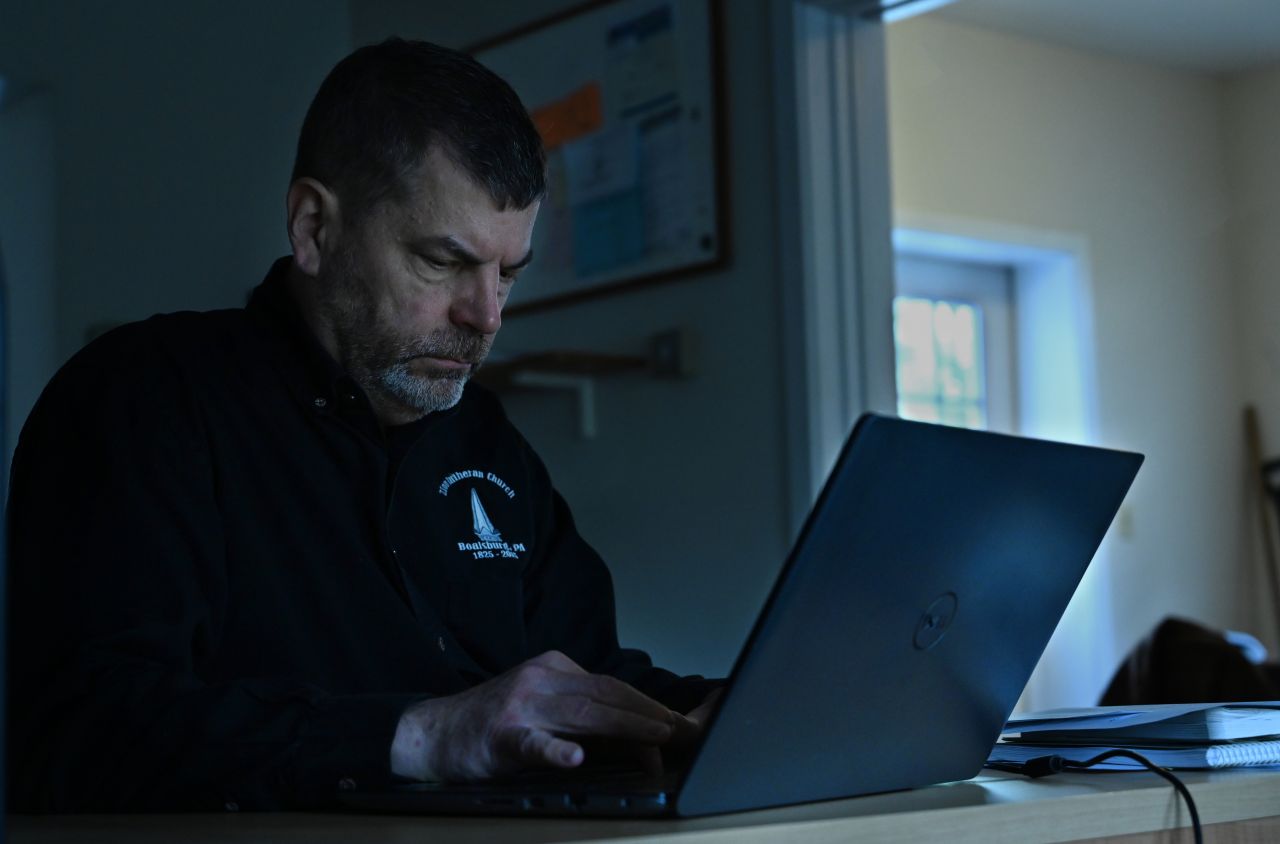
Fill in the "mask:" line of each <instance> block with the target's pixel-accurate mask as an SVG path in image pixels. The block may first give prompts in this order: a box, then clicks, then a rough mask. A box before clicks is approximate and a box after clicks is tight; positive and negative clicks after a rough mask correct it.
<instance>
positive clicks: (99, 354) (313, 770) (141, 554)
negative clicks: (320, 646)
mask: <svg viewBox="0 0 1280 844" xmlns="http://www.w3.org/2000/svg"><path fill="white" fill-rule="evenodd" d="M191 397H192V392H191V386H190V385H188V384H185V383H183V378H182V375H181V372H180V370H179V369H178V368H177V367H176V366H175V365H174V364H173V363H172V362H171V361H170V360H169V359H167V358H166V355H165V353H164V350H163V348H162V344H160V343H158V342H154V341H153V339H152V338H151V336H150V335H149V334H148V333H147V332H146V331H145V329H142V328H136V327H130V328H126V329H121V330H118V331H116V332H112V334H110V335H107V336H106V337H104V338H102V339H101V340H99V341H98V342H96V343H95V344H94V345H93V346H91V347H90V348H89V349H87V350H86V351H85V352H82V353H81V354H80V355H78V356H77V357H76V358H75V359H73V360H72V362H71V363H70V364H68V365H67V366H66V367H64V369H63V371H62V372H61V373H59V375H58V376H57V377H56V378H55V379H54V381H53V382H52V383H51V384H50V386H49V388H48V389H46V391H45V394H44V395H43V396H42V397H41V399H40V401H39V403H38V404H37V406H36V408H35V409H34V411H33V412H32V415H31V417H30V419H29V421H28V423H27V425H26V426H25V428H24V430H23V433H22V437H21V441H20V443H19V447H18V451H17V453H16V455H15V460H14V467H13V475H12V486H11V496H10V501H9V505H8V518H9V540H10V549H9V550H10V553H9V561H10V593H9V595H10V606H11V635H10V642H11V674H10V676H11V683H10V732H9V735H10V737H11V738H10V742H9V753H10V759H9V764H10V768H9V770H10V776H9V783H10V801H11V803H10V805H11V808H13V809H14V810H17V811H27V812H31V811H117V810H135V811H136V810H152V809H166V810H172V809H203V810H205V811H209V810H218V811H221V810H223V809H228V810H234V809H240V808H243V809H260V808H309V807H320V806H323V805H325V804H326V803H329V802H332V800H333V798H334V796H335V794H336V792H337V791H338V790H339V788H340V787H341V786H340V785H339V783H340V782H342V781H347V782H345V783H344V785H346V786H347V787H349V786H350V782H352V781H354V782H356V783H358V784H359V785H360V786H366V785H377V784H378V783H380V782H382V781H388V780H390V779H391V774H390V746H391V741H392V737H393V735H394V732H395V728H396V724H397V723H398V720H399V716H400V713H401V712H402V711H403V709H404V708H405V707H406V706H407V705H408V704H409V703H410V702H411V701H412V700H413V699H416V698H407V697H394V696H342V695H332V694H327V693H326V692H325V691H324V690H321V689H317V688H313V687H309V686H306V685H304V684H301V683H297V682H293V681H290V680H288V679H287V678H272V677H265V678H251V679H245V680H243V681H240V682H235V683H230V684H222V685H210V684H207V683H205V682H203V681H202V679H201V666H202V664H203V662H204V660H205V658H206V656H207V655H208V654H210V653H211V652H213V651H214V650H215V649H216V648H217V645H218V639H219V631H220V626H221V624H222V622H223V619H224V617H225V605H226V601H227V594H228V583H227V580H226V572H225V566H224V565H223V562H224V545H223V538H222V531H221V526H220V517H219V513H218V507H217V504H216V499H215V496H214V489H215V485H216V484H217V483H218V477H217V475H218V473H217V469H216V467H215V466H213V465H211V461H210V459H209V451H208V447H207V441H206V439H205V437H204V434H203V432H202V428H201V424H200V421H199V417H198V414H197V413H196V412H195V410H194V407H193V402H192V398H191Z"/></svg>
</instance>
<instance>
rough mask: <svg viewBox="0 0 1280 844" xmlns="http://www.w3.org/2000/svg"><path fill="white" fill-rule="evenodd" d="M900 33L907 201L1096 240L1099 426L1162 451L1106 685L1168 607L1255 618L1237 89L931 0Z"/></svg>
mask: <svg viewBox="0 0 1280 844" xmlns="http://www.w3.org/2000/svg"><path fill="white" fill-rule="evenodd" d="M888 45H889V85H890V108H891V138H892V154H893V180H894V191H895V203H896V209H895V211H896V214H897V216H898V217H899V218H900V219H901V218H910V217H922V216H923V217H929V218H935V219H938V218H942V219H951V220H954V221H957V222H958V223H959V224H960V225H962V226H983V227H986V228H992V227H995V228H1000V227H1007V228H1008V229H1009V230H1015V229H1017V230H1031V231H1034V232H1039V233H1048V234H1051V235H1054V236H1065V237H1067V238H1075V239H1078V240H1079V241H1080V242H1082V243H1083V244H1085V246H1086V251H1085V254H1086V255H1087V264H1086V266H1085V270H1086V276H1087V288H1088V289H1087V290H1086V291H1085V292H1086V294H1087V295H1088V296H1090V297H1091V303H1092V305H1091V307H1092V319H1093V324H1094V337H1093V338H1091V339H1092V343H1093V346H1094V354H1095V359H1096V368H1097V371H1096V383H1097V392H1098V395H1097V411H1096V413H1097V425H1096V429H1097V438H1098V440H1099V442H1100V443H1101V444H1104V445H1109V446H1115V447H1120V448H1128V449H1134V450H1137V451H1141V452H1144V453H1145V454H1146V455H1147V462H1146V465H1145V466H1144V467H1143V469H1142V471H1141V473H1140V474H1139V477H1138V479H1137V481H1136V483H1135V485H1134V487H1133V490H1132V492H1131V493H1130V496H1129V499H1128V504H1129V514H1128V515H1129V517H1130V530H1128V531H1126V533H1127V535H1117V534H1118V533H1119V532H1116V531H1113V535H1112V536H1111V537H1110V538H1109V542H1108V545H1107V546H1106V550H1107V553H1106V554H1105V555H1104V556H1105V564H1106V566H1107V568H1108V571H1107V572H1106V575H1107V577H1106V580H1107V581H1109V584H1110V592H1111V595H1112V605H1113V607H1114V612H1113V613H1107V614H1106V616H1107V617H1101V618H1095V619H1093V620H1091V621H1080V622H1077V623H1080V624H1084V623H1089V624H1093V625H1101V626H1102V627H1103V628H1104V629H1105V628H1108V627H1109V628H1111V631H1112V632H1111V633H1110V635H1109V636H1108V637H1107V638H1109V639H1110V640H1111V643H1112V647H1110V648H1107V649H1104V653H1103V655H1102V656H1101V657H1100V658H1099V660H1098V661H1099V662H1101V663H1103V664H1101V665H1097V666H1096V668H1095V669H1094V678H1093V680H1092V681H1091V682H1092V683H1093V684H1094V685H1095V686H1096V687H1097V688H1099V689H1100V687H1101V684H1102V683H1103V682H1104V681H1105V679H1106V676H1107V675H1108V674H1109V673H1110V670H1111V666H1112V664H1113V660H1114V658H1115V656H1116V654H1118V653H1120V652H1122V651H1123V650H1124V649H1127V648H1128V647H1129V646H1130V645H1131V644H1132V643H1133V642H1134V641H1136V639H1138V638H1139V637H1140V636H1141V635H1143V634H1144V633H1145V632H1146V631H1147V630H1148V629H1150V628H1151V626H1152V625H1153V624H1155V623H1156V622H1157V621H1158V620H1159V619H1160V618H1161V617H1163V616H1165V615H1168V614H1173V613H1176V614H1181V615H1186V616H1190V617H1193V618H1198V619H1201V620H1203V621H1205V622H1207V623H1210V624H1215V625H1229V626H1236V627H1243V628H1250V627H1254V628H1256V627H1257V624H1256V622H1257V619H1256V618H1255V615H1254V612H1253V607H1252V601H1251V600H1250V599H1249V598H1248V597H1247V595H1248V594H1249V590H1250V584H1249V580H1248V579H1249V578H1250V577H1251V574H1252V562H1251V560H1250V559H1249V546H1250V542H1249V537H1248V534H1247V527H1246V521H1245V519H1244V518H1243V513H1244V507H1245V502H1244V499H1243V495H1242V490H1243V477H1244V476H1243V471H1244V466H1243V458H1242V450H1243V446H1242V443H1243V437H1242V428H1241V422H1240V408H1241V406H1242V404H1243V402H1244V399H1245V396H1246V394H1247V392H1246V383H1249V384H1252V382H1251V381H1249V380H1248V379H1246V378H1244V377H1241V360H1242V357H1243V349H1242V348H1241V344H1240V336H1239V333H1238V329H1237V317H1238V303H1237V301H1236V296H1235V285H1234V284H1233V264H1232V260H1231V257H1232V256H1231V252H1230V251H1229V245H1230V243H1229V240H1228V224H1229V223H1230V221H1231V219H1232V214H1231V210H1232V209H1231V196H1230V195H1229V192H1228V187H1227V186H1228V180H1227V166H1226V161H1227V151H1228V144H1227V141H1226V134H1227V133H1226V131H1225V129H1224V121H1223V111H1224V98H1223V91H1222V86H1221V85H1220V84H1219V82H1218V81H1217V80H1215V79H1213V78H1212V77H1209V76H1205V75H1198V74H1193V73H1189V72H1180V71H1175V70H1169V69H1164V68H1161V67H1156V66H1154V65H1149V64H1143V63H1139V62H1134V61H1126V60H1123V59H1120V58H1113V57H1105V56H1101V55H1094V54H1090V53H1086V52H1082V51H1074V50H1070V49H1065V48H1060V47H1054V46H1049V45H1046V44H1043V43H1039V42H1035V41H1031V40H1028V39H1025V38H1020V37H1014V36H1009V35H1004V34H998V33H994V32H989V31H985V30H981V29H977V28H973V27H970V26H968V25H964V24H958V23H952V22H949V21H945V20H942V19H939V18H937V17H936V16H928V15H926V16H922V17H919V18H915V19H911V20H908V21H904V22H902V23H898V24H894V25H891V26H890V28H889V40H888ZM1274 111H1275V109H1273V112H1274ZM1271 119H1272V120H1273V121H1274V120H1275V118H1271ZM1275 125H1276V123H1275V122H1272V123H1271V126H1272V127H1274V126H1275ZM1263 149H1265V146H1259V147H1258V150H1259V153H1261V150H1263ZM1273 149H1274V147H1273ZM1273 172H1274V171H1273ZM1277 195H1280V194H1276V193H1273V194H1271V199H1272V201H1274V198H1275V196H1277ZM1271 208H1272V214H1274V208H1275V206H1274V204H1273V205H1271ZM1271 219H1272V224H1273V225H1274V217H1272V218H1271ZM1259 258H1260V259H1261V254H1259ZM1258 283H1259V284H1260V282H1258ZM1271 295H1274V294H1271ZM1274 303H1275V300H1274V299H1272V304H1273V306H1274ZM1273 324H1274V321H1273ZM1273 348H1274V347H1273ZM1259 351H1260V350H1259ZM1256 357H1259V358H1261V354H1258V355H1256ZM1274 371H1275V365H1273V368H1272V372H1273V373H1274ZM1272 377H1273V378H1274V375H1273V376H1272ZM1090 632H1092V633H1096V630H1095V631H1090ZM1076 634H1077V637H1078V638H1081V639H1083V638H1084V637H1085V635H1086V631H1084V630H1079V631H1076ZM1108 650H1109V651H1111V652H1110V653H1106V651H1108ZM1085 692H1086V693H1085V694H1084V695H1083V697H1082V698H1081V699H1079V700H1074V701H1071V702H1080V703H1086V702H1089V700H1088V698H1089V697H1091V696H1092V691H1090V690H1085Z"/></svg>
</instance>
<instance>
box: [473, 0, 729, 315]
mask: <svg viewBox="0 0 1280 844" xmlns="http://www.w3.org/2000/svg"><path fill="white" fill-rule="evenodd" d="M717 10H718V0H607V2H594V3H587V4H584V5H582V6H578V7H575V8H574V9H571V10H569V11H567V12H565V13H564V14H561V15H557V16H556V17H553V18H549V19H547V20H544V21H540V22H537V23H534V24H532V25H530V26H527V27H524V28H522V29H520V30H518V31H516V32H513V33H509V34H507V35H503V36H500V37H498V38H495V39H493V40H492V41H487V42H484V43H482V44H478V45H475V46H474V47H472V48H471V50H470V52H471V53H472V54H473V55H474V56H475V57H476V58H477V59H478V60H479V61H480V62H481V63H483V64H484V65H485V66H487V67H489V68H490V69H491V70H493V71H494V72H496V73H497V74H498V75H500V76H502V77H503V78H504V79H506V80H507V82H509V83H510V84H511V86H512V87H513V88H515V90H516V92H517V93H518V94H519V95H520V98H521V100H523V101H524V104H525V107H526V108H528V109H529V111H530V113H531V114H532V116H533V119H534V123H535V124H536V125H537V127H538V131H539V132H540V133H541V134H542V138H543V142H544V143H545V145H546V148H547V176H548V196H547V198H546V200H545V201H544V202H543V204H542V210H541V212H540V213H539V215H538V223H537V226H536V228H535V230H534V236H533V253H534V260H533V263H532V264H530V266H529V268H528V269H526V270H525V271H524V272H523V273H522V274H521V276H520V281H519V283H518V284H516V285H515V287H514V288H512V292H511V298H510V299H509V301H508V303H507V307H506V311H507V313H519V312H521V311H530V310H535V309H541V308H546V307H550V306H553V305H557V304H564V303H566V302H570V301H576V300H579V299H583V298H587V297H592V296H599V295H604V294H607V293H613V292H617V291H619V290H621V289H624V288H630V287H634V286H637V285H642V284H649V283H653V282H656V281H661V280H666V279H670V278H674V277H676V276H680V275H685V274H687V273H689V272H690V271H694V270H698V269H706V268H709V267H712V266H716V265H718V264H720V263H721V262H722V261H723V260H724V258H725V255H726V243H725V236H724V235H725V226H724V224H723V214H724V210H725V208H724V206H725V202H724V198H723V196H722V194H721V191H722V186H723V184H724V180H723V178H722V174H721V172H720V165H721V162H722V160H723V156H722V155H721V154H720V149H719V139H720V126H719V124H720V122H721V121H720V117H719V114H720V112H719V108H720V106H719V100H720V97H719V90H718V89H719V80H720V77H719V55H718V53H719V48H718V47H719V45H718V23H719V21H718V20H717Z"/></svg>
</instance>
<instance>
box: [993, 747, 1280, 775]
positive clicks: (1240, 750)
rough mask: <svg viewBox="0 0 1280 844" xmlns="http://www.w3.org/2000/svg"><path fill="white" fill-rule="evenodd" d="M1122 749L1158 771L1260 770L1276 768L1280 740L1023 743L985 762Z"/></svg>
mask: <svg viewBox="0 0 1280 844" xmlns="http://www.w3.org/2000/svg"><path fill="white" fill-rule="evenodd" d="M1117 748H1123V749H1125V750H1133V751H1135V752H1137V753H1140V754H1142V755H1143V756H1145V757H1147V758H1148V759H1150V760H1151V761H1152V762H1154V763H1155V764H1157V765H1159V766H1160V767H1162V768H1192V769H1195V768H1264V767H1271V766H1280V739H1277V740H1276V741H1233V742H1224V743H1222V744H1200V745H1190V746H1161V745H1144V744H1103V745H1094V746H1087V745H1074V744H1072V745H1063V744H1023V743H1021V742H1003V741H1002V742H1000V743H999V744H997V745H996V746H995V747H994V748H993V749H992V751H991V756H990V757H989V759H988V760H987V761H988V762H1001V763H1006V764H1008V763H1012V764H1017V765H1020V764H1023V763H1026V762H1029V761H1031V760H1032V759H1037V758H1039V757H1041V756H1061V757H1062V758H1063V759H1067V760H1070V761H1072V762H1083V761H1084V760H1086V759H1090V758H1092V757H1094V756H1097V755H1098V754H1099V753H1106V752H1107V751H1108V750H1115V749H1117ZM1145 767H1146V766H1145V765H1143V764H1142V763H1141V762H1138V761H1136V760H1134V759H1126V758H1124V757H1122V756H1117V757H1115V758H1112V759H1107V760H1105V761H1103V762H1099V763H1098V764H1096V765H1094V766H1093V768H1092V770H1110V771H1141V770H1144V769H1145Z"/></svg>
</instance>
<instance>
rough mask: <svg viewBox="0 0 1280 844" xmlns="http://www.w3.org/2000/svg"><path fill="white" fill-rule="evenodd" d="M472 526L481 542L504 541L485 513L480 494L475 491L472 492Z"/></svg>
mask: <svg viewBox="0 0 1280 844" xmlns="http://www.w3.org/2000/svg"><path fill="white" fill-rule="evenodd" d="M471 526H472V528H473V529H474V530H475V532H476V539H479V540H480V541H481V542H501V541H502V534H500V533H498V530H497V528H495V527H494V526H493V522H491V521H489V514H488V513H486V512H485V511H484V505H483V504H481V503H480V493H478V492H476V491H475V490H474V489H473V490H471Z"/></svg>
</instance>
